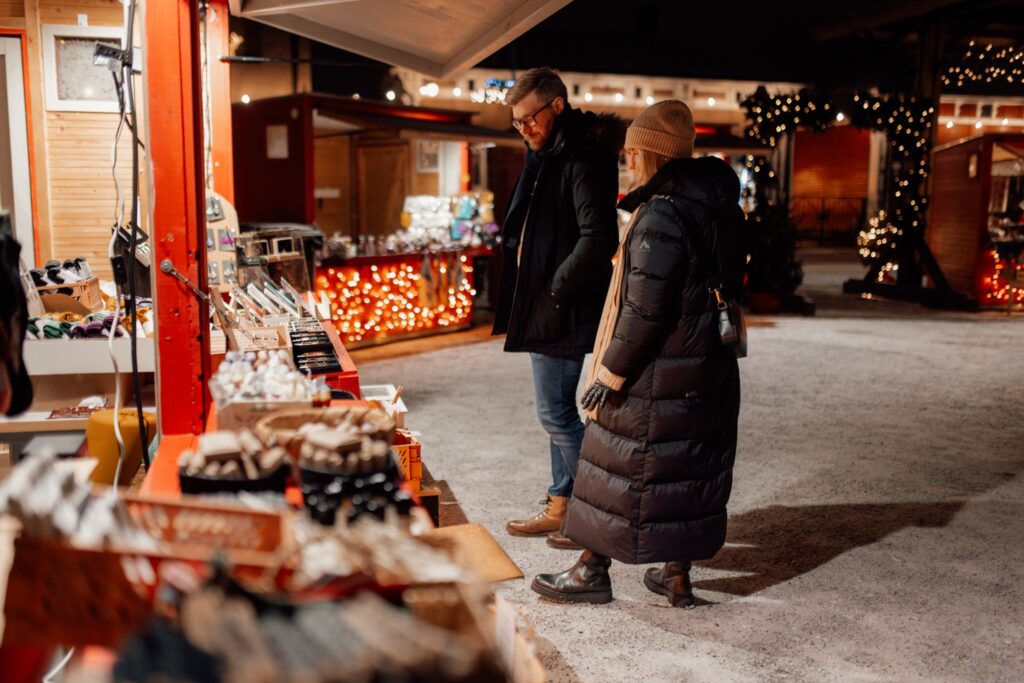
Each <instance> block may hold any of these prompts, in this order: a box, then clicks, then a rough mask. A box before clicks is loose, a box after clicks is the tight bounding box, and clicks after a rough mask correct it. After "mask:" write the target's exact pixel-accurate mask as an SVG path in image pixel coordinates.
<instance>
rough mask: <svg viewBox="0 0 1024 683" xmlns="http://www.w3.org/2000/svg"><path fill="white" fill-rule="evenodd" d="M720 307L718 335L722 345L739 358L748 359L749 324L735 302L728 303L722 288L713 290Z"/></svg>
mask: <svg viewBox="0 0 1024 683" xmlns="http://www.w3.org/2000/svg"><path fill="white" fill-rule="evenodd" d="M711 293H712V294H713V295H714V297H715V302H716V304H717V305H718V335H719V336H720V337H721V338H722V344H723V345H724V346H725V347H726V348H730V349H732V350H733V351H735V352H736V357H737V358H746V357H747V322H746V320H744V319H743V309H741V308H740V306H739V304H737V303H736V302H735V301H733V300H730V301H726V300H725V298H724V297H723V296H722V288H721V286H720V285H719V286H716V287H712V288H711Z"/></svg>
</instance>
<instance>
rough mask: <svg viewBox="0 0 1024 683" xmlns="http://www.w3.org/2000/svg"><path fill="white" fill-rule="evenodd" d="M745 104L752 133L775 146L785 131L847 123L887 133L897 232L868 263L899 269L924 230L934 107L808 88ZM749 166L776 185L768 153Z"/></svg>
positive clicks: (890, 210) (890, 204)
mask: <svg viewBox="0 0 1024 683" xmlns="http://www.w3.org/2000/svg"><path fill="white" fill-rule="evenodd" d="M742 106H743V107H744V108H745V109H746V111H747V116H748V118H749V120H750V124H749V125H748V127H747V131H746V134H747V137H748V138H751V139H753V140H756V141H757V142H759V143H761V144H763V145H766V146H769V147H773V148H774V147H775V146H776V145H777V144H778V143H779V142H780V141H781V140H782V138H783V136H784V135H786V134H787V133H792V132H794V131H796V130H797V129H798V128H809V129H811V130H818V131H823V130H825V129H826V128H828V127H830V126H833V125H836V124H838V123H843V122H845V121H849V123H850V125H853V126H857V127H859V128H867V129H870V130H878V131H882V132H884V133H885V134H886V138H887V140H888V143H889V147H890V155H889V159H890V166H889V173H888V176H889V177H888V197H887V200H886V204H885V205H886V207H887V214H886V221H887V224H891V225H892V226H893V227H894V228H895V232H894V233H892V234H891V235H888V236H887V238H886V239H887V240H888V241H887V247H888V248H886V249H882V250H877V249H875V250H869V257H870V254H871V253H875V254H878V256H877V257H874V258H869V260H868V264H869V265H870V267H871V274H872V275H873V276H877V275H878V274H879V273H881V272H883V271H895V270H896V269H895V268H894V267H893V266H896V265H897V264H898V263H899V261H900V259H899V256H900V255H901V254H903V253H905V251H904V250H903V246H904V242H905V239H906V237H908V236H911V237H918V236H920V235H921V234H922V233H923V231H924V225H925V212H926V210H927V204H928V198H927V196H926V180H927V178H928V172H929V165H928V158H929V153H930V145H929V139H930V130H931V126H932V121H933V119H934V114H935V107H934V106H933V105H932V104H931V103H930V102H927V101H925V100H922V99H920V98H916V97H912V96H905V95H876V94H873V93H868V92H857V93H852V94H847V95H842V96H835V97H827V96H824V95H822V94H820V93H817V92H815V91H813V90H808V89H804V90H801V91H799V92H796V93H789V94H776V95H769V94H768V92H767V90H765V89H764V88H763V87H761V88H758V89H757V92H755V93H754V94H753V95H752V96H751V97H749V98H748V99H747V100H745V101H744V102H743V104H742ZM747 167H748V168H749V169H750V171H751V173H752V174H753V175H754V179H755V182H756V183H758V185H760V184H762V183H764V184H766V186H771V185H773V184H774V181H775V170H774V169H773V168H772V167H771V164H770V162H769V161H768V160H767V159H766V158H765V157H753V156H750V157H747ZM871 229H872V226H870V225H869V226H866V228H865V232H870V231H871ZM865 239H867V238H866V237H865Z"/></svg>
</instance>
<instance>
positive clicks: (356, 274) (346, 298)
mask: <svg viewBox="0 0 1024 683" xmlns="http://www.w3.org/2000/svg"><path fill="white" fill-rule="evenodd" d="M458 258H459V262H458V264H457V265H456V267H455V268H454V269H452V268H450V267H449V262H448V260H446V259H445V258H443V257H442V258H440V259H439V261H440V266H439V268H438V275H439V276H440V278H441V285H440V286H437V285H435V284H434V283H432V282H431V277H428V276H425V275H424V273H423V272H422V271H423V262H424V260H423V257H421V256H410V258H409V259H408V260H403V261H399V262H393V263H387V264H383V265H364V266H332V267H327V268H323V269H321V270H320V271H318V273H317V277H316V283H315V288H316V291H317V292H325V293H326V294H327V298H328V299H329V300H330V303H331V319H332V320H333V321H334V323H335V327H336V329H337V330H338V333H339V334H340V335H341V338H342V340H343V341H344V342H347V343H353V344H354V343H358V342H361V341H368V340H373V339H382V338H385V337H392V336H396V335H409V334H415V333H421V332H426V331H429V330H434V329H441V328H449V327H451V328H454V327H459V326H461V325H467V324H469V323H470V322H471V321H472V318H473V296H474V295H475V294H476V290H474V289H473V282H472V274H473V268H472V267H471V266H470V265H467V258H466V257H465V256H463V255H460V256H459V257H458ZM463 275H464V276H463ZM449 279H451V280H452V281H450V282H448V284H447V286H445V285H444V283H445V281H446V280H449Z"/></svg>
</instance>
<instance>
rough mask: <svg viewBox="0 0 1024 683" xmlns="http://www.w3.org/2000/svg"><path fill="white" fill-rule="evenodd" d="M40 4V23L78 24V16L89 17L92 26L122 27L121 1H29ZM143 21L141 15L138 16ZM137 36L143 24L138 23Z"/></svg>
mask: <svg viewBox="0 0 1024 683" xmlns="http://www.w3.org/2000/svg"><path fill="white" fill-rule="evenodd" d="M33 1H37V2H38V3H39V21H40V22H41V23H43V24H77V23H78V15H79V14H85V15H88V17H89V24H90V25H91V26H121V25H122V24H123V21H124V6H123V5H122V4H121V2H120V0H28V2H33ZM136 16H137V17H138V18H139V19H141V14H139V15H136ZM136 26H138V27H139V32H138V34H137V35H141V32H142V22H141V20H140V21H137V22H136Z"/></svg>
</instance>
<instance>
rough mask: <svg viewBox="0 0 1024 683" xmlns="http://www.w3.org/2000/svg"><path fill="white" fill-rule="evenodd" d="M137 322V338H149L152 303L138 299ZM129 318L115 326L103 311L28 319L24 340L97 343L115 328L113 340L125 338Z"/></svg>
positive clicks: (110, 313)
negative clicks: (93, 341)
mask: <svg viewBox="0 0 1024 683" xmlns="http://www.w3.org/2000/svg"><path fill="white" fill-rule="evenodd" d="M137 307H138V319H139V326H138V331H139V336H143V337H148V336H150V335H151V334H152V329H153V325H152V307H153V302H152V300H151V299H140V300H139V303H138V304H137ZM127 325H128V318H127V317H126V316H124V315H121V316H120V318H118V319H117V322H116V325H115V320H114V313H113V312H112V311H108V310H103V311H96V312H95V313H90V314H88V315H82V314H79V313H56V312H54V313H47V314H46V315H43V316H37V317H30V318H29V319H28V324H27V325H26V328H25V338H26V339H100V338H105V337H108V336H109V335H110V328H111V327H115V330H114V336H116V337H124V336H127V334H128V327H127Z"/></svg>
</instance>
